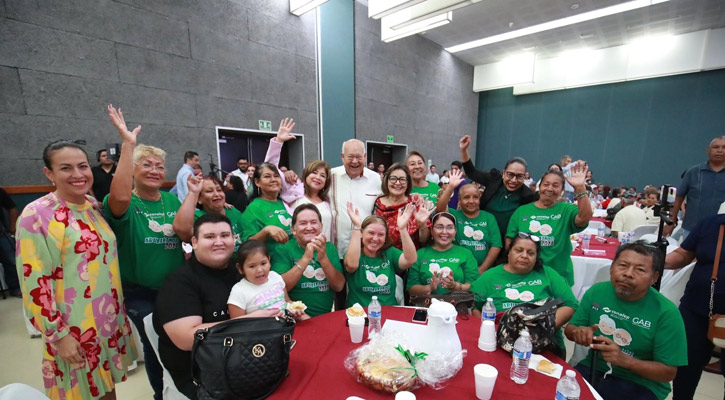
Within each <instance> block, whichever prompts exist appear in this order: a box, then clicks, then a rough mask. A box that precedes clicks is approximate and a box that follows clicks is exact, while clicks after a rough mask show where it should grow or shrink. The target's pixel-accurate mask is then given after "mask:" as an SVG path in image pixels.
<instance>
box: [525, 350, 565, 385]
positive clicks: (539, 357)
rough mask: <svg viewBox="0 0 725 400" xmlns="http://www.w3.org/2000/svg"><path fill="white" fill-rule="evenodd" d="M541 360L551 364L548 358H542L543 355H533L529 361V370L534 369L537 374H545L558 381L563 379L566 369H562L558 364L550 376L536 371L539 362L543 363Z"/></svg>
mask: <svg viewBox="0 0 725 400" xmlns="http://www.w3.org/2000/svg"><path fill="white" fill-rule="evenodd" d="M541 360H546V361H549V362H551V360H549V359H548V358H546V357H544V356H542V355H541V354H532V355H531V359H530V360H529V368H530V369H533V370H534V371H536V372H538V373H540V374H544V375H547V376H550V377H552V378H556V379H559V378H561V373H562V372H563V371H564V367H562V366H561V364H556V363H555V364H554V372H552V373H550V374H547V373H545V372H541V371H538V370H537V369H536V367H537V366H538V365H539V361H541Z"/></svg>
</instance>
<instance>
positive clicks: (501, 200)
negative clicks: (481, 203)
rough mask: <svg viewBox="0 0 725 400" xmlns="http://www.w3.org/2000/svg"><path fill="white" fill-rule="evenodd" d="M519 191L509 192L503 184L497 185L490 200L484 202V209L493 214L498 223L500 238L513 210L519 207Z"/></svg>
mask: <svg viewBox="0 0 725 400" xmlns="http://www.w3.org/2000/svg"><path fill="white" fill-rule="evenodd" d="M520 201H521V200H520V197H519V192H509V191H508V190H506V188H505V187H504V185H501V186H499V187H498V190H496V193H494V194H493V197H491V200H489V201H488V203H487V204H486V208H485V210H486V211H488V212H490V213H491V214H493V216H494V217H495V218H496V223H497V224H498V230H499V232H500V234H501V240H503V238H504V236H506V228H507V227H508V225H509V220H510V219H511V215H513V213H514V211H516V209H517V208H519V203H520Z"/></svg>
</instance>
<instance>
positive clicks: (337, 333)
mask: <svg viewBox="0 0 725 400" xmlns="http://www.w3.org/2000/svg"><path fill="white" fill-rule="evenodd" d="M413 312H414V311H413V309H411V308H402V307H389V306H385V307H383V321H385V319H388V318H390V319H395V320H399V321H406V322H409V321H410V320H411V319H412V317H413ZM346 318H347V317H346V316H345V312H344V311H338V312H334V313H329V314H325V315H321V316H318V317H315V318H312V319H310V320H307V321H302V322H300V323H299V324H298V325H297V327H296V328H295V333H294V339H295V340H296V341H297V344H296V346H295V347H294V349H292V354H291V359H290V363H289V370H290V374H289V376H288V377H287V378H286V379H285V380H284V382H282V385H280V387H279V388H278V389H277V390H276V391H275V392H274V394H273V395H272V396H271V397H270V398H271V399H335V400H337V399H341V400H344V399H346V398H347V397H348V396H359V397H361V398H363V399H366V400H373V399H392V398H393V397H394V396H393V395H392V394H388V393H383V392H378V391H375V390H373V389H370V388H368V387H366V386H364V385H363V384H361V383H358V382H357V381H355V379H354V378H353V377H352V375H350V373H348V372H347V370H346V369H345V367H344V366H343V361H344V360H345V357H346V356H347V355H348V354H349V353H350V351H352V350H354V349H355V348H357V347H358V346H360V345H361V344H354V343H352V342H351V341H350V334H349V330H348V328H347V326H346V325H345V320H346ZM480 324H481V320H480V319H479V318H473V317H471V319H470V320H461V319H460V318H459V319H458V325H457V329H458V336H459V337H460V339H461V344H462V345H463V348H464V349H467V350H468V355H467V356H466V357H465V358H464V359H463V367H462V368H461V370H460V371H459V372H458V374H457V375H456V376H455V377H453V378H452V379H451V380H450V382H449V384H448V386H446V387H445V388H444V389H442V390H440V391H436V390H433V389H431V388H429V387H423V388H419V389H417V390H415V394H416V396H417V398H418V399H419V400H423V399H435V398H446V399H475V398H476V394H475V385H474V378H473V366H474V365H476V364H479V363H486V364H491V365H493V366H495V367H496V368H497V369H498V371H499V375H498V379H497V380H496V385H495V387H494V391H493V399H494V400H504V399H542V400H543V399H546V400H550V399H553V398H554V395H555V393H556V384H557V382H558V381H557V380H556V379H554V378H551V377H548V376H545V375H542V374H540V373H538V372H535V371H533V370H530V374H529V380H528V382H527V383H526V384H524V385H518V384H516V383H514V382H513V381H512V380H511V379H510V378H509V369H510V367H511V355H510V354H508V353H506V352H505V351H503V350H501V349H499V350H497V351H495V352H492V353H489V352H484V351H482V350H480V349H479V348H478V345H477V343H478V334H479V329H480ZM365 339H367V333H365ZM364 343H365V342H363V344H364ZM544 355H545V356H546V357H547V358H548V359H550V360H551V361H552V362H555V363H559V364H561V365H563V366H564V367H565V369H569V366H568V365H567V364H566V362H565V361H564V360H562V359H560V358H558V357H556V356H555V355H553V354H551V353H545V354H544ZM577 380H578V381H579V386H580V387H581V391H582V393H581V397H580V399H582V400H590V399H594V397H593V396H592V394H591V392H590V391H589V389H588V388H587V386H586V383H584V380H583V378H582V377H581V376H580V375H579V374H578V373H577Z"/></svg>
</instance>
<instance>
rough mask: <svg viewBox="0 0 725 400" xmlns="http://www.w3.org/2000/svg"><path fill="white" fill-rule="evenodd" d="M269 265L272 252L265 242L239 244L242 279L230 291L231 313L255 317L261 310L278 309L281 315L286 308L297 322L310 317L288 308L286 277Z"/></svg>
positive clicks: (301, 311)
mask: <svg viewBox="0 0 725 400" xmlns="http://www.w3.org/2000/svg"><path fill="white" fill-rule="evenodd" d="M270 266H271V265H270V261H269V251H268V250H267V246H265V244H264V243H263V242H260V241H258V240H249V241H247V242H245V243H244V244H242V245H241V246H239V251H238V258H237V269H238V270H239V273H240V274H242V276H243V278H242V280H240V281H239V282H238V283H237V284H236V285H234V287H232V291H231V293H230V294H229V299H228V300H227V305H228V306H229V316H230V317H231V318H237V317H241V316H244V315H247V316H254V315H253V314H254V312H255V311H258V310H264V309H270V310H271V309H276V310H279V315H282V314H283V313H284V311H285V310H287V311H288V312H289V313H290V314H291V315H292V316H293V317H294V318H295V319H296V320H298V321H301V320H304V319H309V318H310V317H309V316H308V315H307V314H305V312H304V310H300V309H298V308H297V307H289V304H287V303H288V302H289V301H290V299H289V296H287V290H286V289H285V284H284V280H283V279H282V276H281V275H279V274H278V273H276V272H274V271H270ZM295 306H299V305H298V304H295Z"/></svg>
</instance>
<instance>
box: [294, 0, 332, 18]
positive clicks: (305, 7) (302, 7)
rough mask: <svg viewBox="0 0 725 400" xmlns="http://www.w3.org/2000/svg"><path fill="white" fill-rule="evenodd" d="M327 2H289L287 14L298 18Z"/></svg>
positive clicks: (301, 0) (319, 0)
mask: <svg viewBox="0 0 725 400" xmlns="http://www.w3.org/2000/svg"><path fill="white" fill-rule="evenodd" d="M327 2H328V0H289V12H291V13H292V14H294V15H296V16H298V17H299V16H300V15H302V14H304V13H306V12H307V11H310V10H313V9H315V8H317V7H319V6H321V5H323V4H325V3H327Z"/></svg>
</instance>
